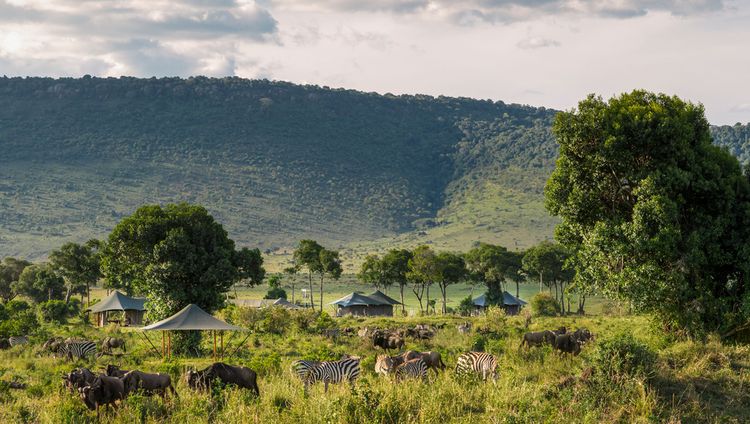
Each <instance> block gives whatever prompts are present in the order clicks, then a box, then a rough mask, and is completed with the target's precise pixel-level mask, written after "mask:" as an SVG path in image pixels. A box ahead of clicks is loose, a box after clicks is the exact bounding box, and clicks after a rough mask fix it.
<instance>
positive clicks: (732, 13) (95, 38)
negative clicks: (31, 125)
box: [0, 0, 750, 124]
mask: <svg viewBox="0 0 750 424" xmlns="http://www.w3.org/2000/svg"><path fill="white" fill-rule="evenodd" d="M0 74H5V75H8V76H11V75H13V76H26V75H34V76H40V75H44V76H82V75H84V74H91V75H99V76H120V75H133V76H141V77H150V76H190V75H208V76H227V75H237V76H241V77H246V78H269V79H276V80H286V81H292V82H295V83H311V84H319V85H327V86H331V87H346V88H354V89H359V90H365V91H377V92H380V93H387V92H391V93H424V94H433V95H439V94H444V95H450V96H468V97H476V98H482V99H493V100H503V101H505V102H514V103H526V104H531V105H536V106H547V107H554V108H559V109H567V108H571V107H573V106H575V104H576V102H577V101H578V100H580V99H581V98H583V97H584V96H586V94H588V93H598V94H601V95H602V96H605V97H609V96H611V95H613V94H617V93H620V92H623V91H629V90H632V89H634V88H645V89H648V90H652V91H659V92H665V93H669V94H677V95H679V96H682V97H684V98H687V99H689V100H692V101H694V102H701V103H703V104H704V105H705V106H706V112H707V115H708V118H709V120H710V121H711V122H712V123H715V124H733V123H735V122H743V123H746V122H748V121H750V0H725V1H722V0H685V1H680V0H527V1H522V0H465V1H460V0H380V1H376V0H372V1H355V0H318V1H316V0H258V1H252V0H250V1H245V0H181V1H164V0H126V1H115V0H103V1H88V0H0Z"/></svg>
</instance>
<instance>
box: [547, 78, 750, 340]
mask: <svg viewBox="0 0 750 424" xmlns="http://www.w3.org/2000/svg"><path fill="white" fill-rule="evenodd" d="M553 130H554V133H555V135H556V137H557V141H558V143H559V144H560V156H559V158H558V160H557V164H556V168H555V170H554V172H553V173H552V175H551V177H550V179H549V181H548V182H547V186H546V188H545V195H546V206H547V208H548V210H549V211H550V212H551V213H552V214H553V215H555V216H558V217H560V219H561V223H560V225H558V227H557V228H556V230H555V237H556V239H557V240H559V241H560V242H561V243H563V244H564V245H566V246H567V247H569V248H570V249H571V250H572V251H574V252H575V257H574V262H575V266H576V271H577V273H576V275H577V277H576V279H577V283H580V284H583V285H588V286H590V287H593V288H594V289H596V290H597V291H600V292H603V293H604V294H606V295H609V296H613V297H617V298H620V299H623V300H626V301H628V302H630V303H631V304H632V305H634V306H635V307H636V308H639V309H640V310H643V311H647V312H653V313H655V314H656V315H657V317H658V318H659V320H660V321H661V322H662V323H664V324H665V325H667V326H671V327H678V328H681V329H685V330H687V331H688V332H692V333H701V332H703V331H709V330H717V329H718V330H720V331H723V330H730V329H732V328H735V327H737V326H740V325H743V324H744V323H746V322H747V321H748V320H749V319H750V285H749V284H748V276H749V275H750V246H748V243H749V241H750V234H748V233H749V232H750V183H749V182H748V179H747V177H745V176H744V175H743V174H742V172H741V169H740V166H739V163H738V162H737V160H736V159H735V158H734V157H732V156H731V155H730V154H729V153H728V152H727V151H726V150H723V149H721V148H718V147H716V146H714V145H713V144H712V142H711V136H710V133H709V125H708V122H707V121H706V118H705V116H704V111H703V107H702V106H700V105H695V104H692V103H687V102H684V101H683V100H681V99H679V98H677V97H670V96H666V95H663V94H653V93H648V92H645V91H634V92H632V93H628V94H623V95H620V96H618V97H614V98H612V99H609V100H608V101H604V100H603V99H602V98H600V97H595V96H593V95H592V96H589V97H588V98H587V99H585V100H583V101H581V102H580V103H579V104H578V108H577V109H575V110H571V111H568V112H563V113H560V114H558V115H557V117H556V120H555V124H554V128H553Z"/></svg>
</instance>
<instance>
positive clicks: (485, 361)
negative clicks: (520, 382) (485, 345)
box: [456, 352, 497, 381]
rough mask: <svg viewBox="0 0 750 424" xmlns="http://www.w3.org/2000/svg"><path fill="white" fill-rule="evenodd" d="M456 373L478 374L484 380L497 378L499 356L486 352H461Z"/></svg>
mask: <svg viewBox="0 0 750 424" xmlns="http://www.w3.org/2000/svg"><path fill="white" fill-rule="evenodd" d="M456 374H459V375H466V374H477V375H479V376H480V377H482V380H485V381H486V380H487V377H492V380H493V381H496V380H497V358H495V356H493V355H491V354H489V353H485V352H467V353H463V354H461V356H459V357H458V361H457V362H456Z"/></svg>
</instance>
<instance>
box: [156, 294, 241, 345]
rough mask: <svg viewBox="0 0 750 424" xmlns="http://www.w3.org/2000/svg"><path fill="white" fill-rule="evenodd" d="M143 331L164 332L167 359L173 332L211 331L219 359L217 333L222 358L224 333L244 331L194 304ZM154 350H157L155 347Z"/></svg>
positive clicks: (163, 338) (163, 341) (163, 342)
mask: <svg viewBox="0 0 750 424" xmlns="http://www.w3.org/2000/svg"><path fill="white" fill-rule="evenodd" d="M141 330H142V331H161V332H162V338H161V350H162V356H165V357H169V356H171V355H172V337H171V334H170V332H171V331H186V330H193V331H211V332H212V333H213V336H214V357H217V346H216V337H217V331H218V332H219V337H220V338H221V354H222V356H223V353H224V331H244V329H243V328H242V327H238V326H236V325H232V324H227V323H226V322H224V321H222V320H220V319H218V318H216V317H214V316H212V315H211V314H209V313H208V312H206V311H204V310H203V309H201V308H200V307H199V306H198V305H196V304H194V303H191V304H190V305H187V306H185V307H184V308H182V310H181V311H180V312H177V313H176V314H174V315H172V316H171V317H169V318H165V319H163V320H161V321H158V322H155V323H153V324H151V325H147V326H145V327H143V328H142V329H141ZM165 334H166V340H165ZM152 346H153V345H152ZM154 349H156V348H155V347H154Z"/></svg>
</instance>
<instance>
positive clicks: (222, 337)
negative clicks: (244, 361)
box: [219, 331, 224, 359]
mask: <svg viewBox="0 0 750 424" xmlns="http://www.w3.org/2000/svg"><path fill="white" fill-rule="evenodd" d="M219 337H220V338H221V359H224V331H222V332H220V333H219Z"/></svg>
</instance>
